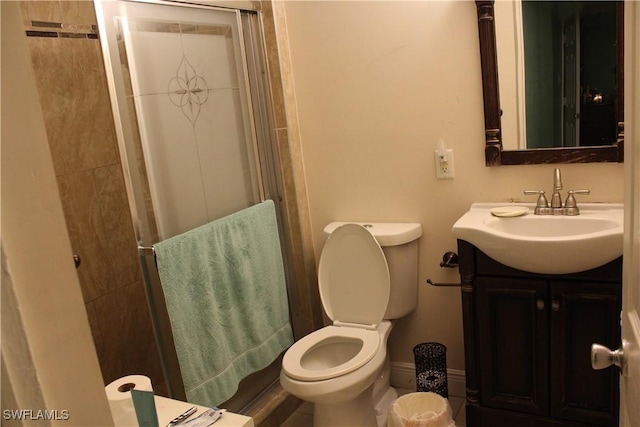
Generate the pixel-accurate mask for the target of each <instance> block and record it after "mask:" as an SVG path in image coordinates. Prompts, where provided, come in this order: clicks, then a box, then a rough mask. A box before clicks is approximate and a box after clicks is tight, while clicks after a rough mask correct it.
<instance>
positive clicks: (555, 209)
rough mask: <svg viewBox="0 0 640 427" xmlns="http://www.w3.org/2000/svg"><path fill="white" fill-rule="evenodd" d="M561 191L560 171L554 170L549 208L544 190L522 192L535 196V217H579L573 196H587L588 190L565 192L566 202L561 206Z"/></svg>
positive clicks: (578, 210)
mask: <svg viewBox="0 0 640 427" xmlns="http://www.w3.org/2000/svg"><path fill="white" fill-rule="evenodd" d="M560 190H562V178H561V175H560V169H558V168H555V169H554V171H553V194H552V195H551V206H549V203H548V202H547V198H546V197H545V195H544V190H524V194H537V195H538V201H537V202H536V207H535V209H534V211H533V213H534V214H535V215H569V216H573V215H580V209H578V204H577V202H576V198H575V197H574V196H573V195H574V194H589V193H591V191H589V190H569V191H567V200H566V201H565V203H564V206H563V205H562V196H561V195H560Z"/></svg>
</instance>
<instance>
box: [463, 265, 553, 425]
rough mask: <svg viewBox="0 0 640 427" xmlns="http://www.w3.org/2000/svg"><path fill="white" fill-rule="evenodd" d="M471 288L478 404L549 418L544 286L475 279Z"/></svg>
mask: <svg viewBox="0 0 640 427" xmlns="http://www.w3.org/2000/svg"><path fill="white" fill-rule="evenodd" d="M476 285H477V294H476V295H477V308H478V313H477V314H478V325H477V327H478V352H479V355H480V364H479V365H480V367H481V368H480V384H481V387H480V389H481V392H480V400H481V404H482V405H485V406H488V407H492V408H498V409H509V410H514V411H520V412H526V413H529V414H538V415H546V414H548V409H549V394H548V388H549V387H548V386H549V382H548V378H549V377H548V369H549V365H548V360H549V340H548V330H549V311H548V309H547V301H548V294H547V292H548V285H547V283H546V281H543V280H532V279H506V278H493V277H478V278H477V282H476Z"/></svg>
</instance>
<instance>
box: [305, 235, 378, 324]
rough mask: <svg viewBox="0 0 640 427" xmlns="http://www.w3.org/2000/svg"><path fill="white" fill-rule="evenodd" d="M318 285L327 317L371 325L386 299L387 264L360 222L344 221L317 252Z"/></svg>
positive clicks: (376, 322) (375, 322) (375, 242)
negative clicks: (318, 257)
mask: <svg viewBox="0 0 640 427" xmlns="http://www.w3.org/2000/svg"><path fill="white" fill-rule="evenodd" d="M318 285H319V289H320V299H321V300H322V305H323V306H324V309H325V311H326V313H327V315H328V316H329V318H330V319H331V320H333V321H334V322H335V321H340V322H346V323H357V324H363V325H375V324H378V323H380V322H381V321H382V319H383V318H384V313H385V312H386V311H387V304H388V303H389V292H390V287H389V286H390V285H389V268H388V266H387V260H386V258H385V256H384V253H383V252H382V248H381V247H380V245H379V244H378V242H377V241H376V239H375V237H373V235H372V234H371V233H370V232H369V231H368V230H367V229H366V228H364V227H363V226H361V225H358V224H344V225H341V226H340V227H338V228H336V229H335V230H334V231H333V233H331V235H330V236H329V238H328V239H327V242H326V243H325V245H324V248H323V249H322V254H321V255H320V265H319V266H318Z"/></svg>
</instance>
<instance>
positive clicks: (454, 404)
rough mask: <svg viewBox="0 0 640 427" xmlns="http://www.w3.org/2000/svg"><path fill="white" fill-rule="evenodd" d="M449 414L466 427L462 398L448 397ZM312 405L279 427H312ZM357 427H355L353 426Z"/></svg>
mask: <svg viewBox="0 0 640 427" xmlns="http://www.w3.org/2000/svg"><path fill="white" fill-rule="evenodd" d="M411 392H412V390H398V394H399V395H403V394H406V393H411ZM449 403H450V404H451V412H452V413H453V417H454V421H455V423H456V427H466V426H467V421H466V413H465V410H464V397H457V396H449ZM312 426H313V405H312V404H311V403H308V402H305V403H303V404H302V406H300V407H299V408H298V410H297V411H296V412H294V413H293V414H292V415H291V416H290V417H289V418H287V420H286V421H285V422H284V423H283V424H282V425H281V426H280V427H312ZM353 427H357V426H353Z"/></svg>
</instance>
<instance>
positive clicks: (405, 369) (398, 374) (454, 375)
mask: <svg viewBox="0 0 640 427" xmlns="http://www.w3.org/2000/svg"><path fill="white" fill-rule="evenodd" d="M390 380H391V386H392V387H394V388H400V389H405V390H415V389H416V366H415V365H414V364H413V363H406V362H391V374H390ZM447 386H448V390H449V396H456V397H462V398H464V397H466V383H465V374H464V371H461V370H459V369H447Z"/></svg>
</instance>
